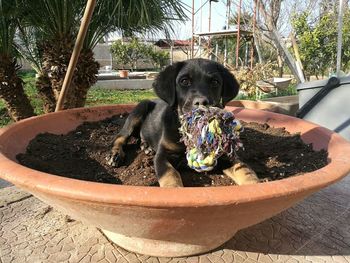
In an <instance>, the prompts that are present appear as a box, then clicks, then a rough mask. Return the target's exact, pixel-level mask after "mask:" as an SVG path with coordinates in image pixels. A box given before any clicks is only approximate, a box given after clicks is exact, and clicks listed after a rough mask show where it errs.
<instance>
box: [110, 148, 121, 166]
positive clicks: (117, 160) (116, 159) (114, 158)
mask: <svg viewBox="0 0 350 263" xmlns="http://www.w3.org/2000/svg"><path fill="white" fill-rule="evenodd" d="M124 158H125V154H124V152H123V151H122V150H118V151H113V150H112V153H111V155H110V157H109V158H107V164H108V165H110V166H112V167H119V166H121V165H122V163H123V161H124Z"/></svg>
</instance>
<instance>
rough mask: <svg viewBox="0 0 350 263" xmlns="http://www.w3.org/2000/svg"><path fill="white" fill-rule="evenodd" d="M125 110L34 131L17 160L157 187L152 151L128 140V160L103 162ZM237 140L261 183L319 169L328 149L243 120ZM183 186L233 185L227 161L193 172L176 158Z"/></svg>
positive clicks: (42, 167)
mask: <svg viewBox="0 0 350 263" xmlns="http://www.w3.org/2000/svg"><path fill="white" fill-rule="evenodd" d="M125 118H126V114H124V115H120V116H114V117H112V118H109V119H106V120H103V121H100V122H87V123H84V124H83V125H81V126H79V127H78V128H77V129H76V130H74V131H72V132H70V133H68V134H66V135H54V134H49V133H45V134H39V135H38V136H37V137H36V138H34V139H33V140H32V141H31V142H30V143H29V145H28V147H27V151H26V153H24V154H19V155H18V156H17V159H18V160H19V162H20V163H21V164H23V165H25V166H28V167H30V168H33V169H36V170H39V171H43V172H47V173H52V174H56V175H60V176H65V177H70V178H75V179H81V180H87V181H94V182H103V183H111V184H124V185H146V186H157V185H158V182H157V179H156V177H155V172H154V167H153V155H152V154H149V155H146V154H145V153H144V152H143V151H141V150H140V147H139V144H138V140H137V139H136V138H131V139H130V141H129V143H128V145H127V146H126V149H125V150H126V156H127V160H126V161H125V164H124V165H123V166H121V167H119V168H114V167H111V166H109V165H108V164H107V162H108V159H109V156H110V148H111V145H112V142H113V139H114V137H115V135H116V134H117V133H118V131H119V130H120V129H121V127H122V125H123V123H124V121H125ZM243 125H244V127H245V130H244V132H243V133H241V141H242V142H243V145H244V148H245V150H240V151H239V152H238V155H239V156H240V158H241V159H242V160H243V161H244V162H246V163H247V164H248V165H250V167H252V168H253V170H254V171H255V172H256V173H257V175H258V176H259V178H260V179H261V180H262V181H270V180H278V179H283V178H286V177H289V176H296V175H300V174H303V173H306V172H310V171H314V170H317V169H320V168H321V167H323V166H325V165H326V164H327V152H326V151H324V150H322V151H319V152H315V151H313V149H312V145H307V144H305V143H303V141H302V140H301V139H300V136H299V135H298V134H290V133H288V132H287V131H286V130H285V129H283V128H273V127H270V126H269V125H268V124H258V123H243ZM173 165H174V166H175V167H176V169H178V170H179V171H180V173H181V176H182V179H183V182H184V185H185V186H222V185H232V184H234V183H233V182H232V180H231V179H230V178H228V177H227V176H225V175H223V174H222V169H223V168H225V166H227V163H226V164H225V163H224V162H222V163H219V165H218V166H217V167H216V169H214V170H213V171H211V172H210V173H197V172H195V171H193V170H191V169H189V168H188V167H187V166H186V160H185V159H184V158H181V161H179V159H176V161H173Z"/></svg>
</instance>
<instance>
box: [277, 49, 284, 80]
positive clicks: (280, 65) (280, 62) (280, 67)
mask: <svg viewBox="0 0 350 263" xmlns="http://www.w3.org/2000/svg"><path fill="white" fill-rule="evenodd" d="M277 62H278V76H279V77H280V78H282V77H283V57H282V54H280V53H279V52H277Z"/></svg>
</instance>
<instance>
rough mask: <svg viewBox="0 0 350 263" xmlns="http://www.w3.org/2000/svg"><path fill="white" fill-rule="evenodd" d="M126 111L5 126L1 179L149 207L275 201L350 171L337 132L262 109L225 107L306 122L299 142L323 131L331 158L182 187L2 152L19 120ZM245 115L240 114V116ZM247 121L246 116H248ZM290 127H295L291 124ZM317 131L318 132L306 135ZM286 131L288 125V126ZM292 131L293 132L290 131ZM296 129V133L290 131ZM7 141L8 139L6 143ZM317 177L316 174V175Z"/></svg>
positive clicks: (348, 153) (348, 154)
mask: <svg viewBox="0 0 350 263" xmlns="http://www.w3.org/2000/svg"><path fill="white" fill-rule="evenodd" d="M117 106H118V107H121V109H123V108H124V109H126V110H130V109H132V107H134V106H135V104H119V105H105V106H97V107H90V108H77V109H70V110H65V111H60V112H55V113H49V114H44V115H40V116H36V117H31V118H28V119H25V120H22V121H20V122H17V123H14V124H12V125H10V126H7V127H5V128H3V129H1V131H0V177H1V178H3V179H5V180H7V181H9V182H11V183H13V184H15V185H17V186H19V187H22V188H24V189H26V190H28V191H29V192H33V193H37V194H38V195H40V193H42V194H45V195H46V196H47V195H48V194H49V195H54V196H57V197H60V198H64V199H65V198H69V199H74V200H79V201H86V202H96V203H100V204H103V203H107V204H115V205H131V206H148V207H184V206H194V207H203V206H215V205H231V204H240V203H250V202H255V201H257V200H263V199H273V198H277V197H280V196H288V195H294V194H296V193H299V192H301V191H306V192H312V191H313V190H314V189H320V188H322V187H325V186H327V185H329V184H331V183H334V182H336V181H338V180H340V179H341V178H342V177H344V176H346V175H347V174H348V173H349V172H350V143H349V142H348V141H346V140H345V139H344V138H342V137H341V136H340V135H338V134H336V133H334V132H332V131H330V130H328V129H326V128H323V127H320V126H318V125H316V124H313V123H311V122H308V121H305V120H301V119H297V118H294V117H290V116H286V115H281V114H276V113H272V112H267V111H262V110H251V109H243V108H239V107H230V106H228V107H226V108H227V109H228V110H231V111H233V112H234V114H235V115H237V117H238V119H244V120H247V118H248V119H249V118H250V119H251V120H256V121H260V122H261V121H264V120H265V121H267V122H269V121H270V122H271V123H272V124H276V123H277V125H278V123H280V124H282V123H285V122H286V121H288V122H290V123H292V124H293V126H295V129H296V131H297V130H298V129H300V127H301V126H303V127H304V126H305V127H306V128H305V127H304V130H303V131H302V137H303V136H304V138H303V140H304V139H305V140H306V141H307V142H312V140H317V138H314V137H315V135H322V136H323V137H324V136H326V138H327V139H328V140H329V142H328V159H329V160H330V162H329V163H328V164H327V165H326V166H325V167H323V168H321V169H319V170H316V171H313V172H310V173H305V174H303V175H298V176H294V177H289V178H286V179H282V180H278V181H270V182H263V183H259V184H254V185H244V186H218V187H185V188H159V187H149V186H128V185H114V184H106V183H98V182H90V181H82V180H78V179H71V178H67V177H63V176H58V175H53V174H49V173H45V172H40V171H37V170H33V169H31V168H28V167H25V166H22V165H20V164H19V163H17V162H15V161H13V160H10V159H9V158H8V157H7V156H5V155H4V154H3V153H2V151H3V147H4V146H3V142H2V141H3V140H4V138H3V137H5V135H7V134H8V133H11V132H12V130H18V129H21V127H22V125H23V124H27V123H28V122H32V121H33V120H44V121H45V119H46V118H51V116H53V115H62V114H63V115H65V114H74V113H75V114H76V113H77V112H79V113H80V112H84V111H89V112H91V111H94V112H98V111H100V110H102V111H108V110H111V109H115V107H117ZM242 117H243V118H242ZM248 121H250V120H248ZM293 129H294V128H293ZM312 129H316V130H317V132H316V134H308V132H309V131H310V130H312ZM287 130H289V129H287ZM291 132H293V131H291ZM294 132H295V131H294ZM5 144H6V142H5ZM315 176H317V178H316V179H315Z"/></svg>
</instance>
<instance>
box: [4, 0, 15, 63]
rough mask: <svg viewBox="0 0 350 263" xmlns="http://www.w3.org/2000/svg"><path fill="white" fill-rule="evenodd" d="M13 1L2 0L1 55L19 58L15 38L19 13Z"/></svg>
mask: <svg viewBox="0 0 350 263" xmlns="http://www.w3.org/2000/svg"><path fill="white" fill-rule="evenodd" d="M12 4H13V3H11V1H6V0H5V1H3V0H0V53H1V54H2V55H6V56H8V57H15V56H17V51H16V46H15V44H14V37H15V33H16V19H17V15H18V13H17V12H16V8H15V7H14V6H13V5H12Z"/></svg>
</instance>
